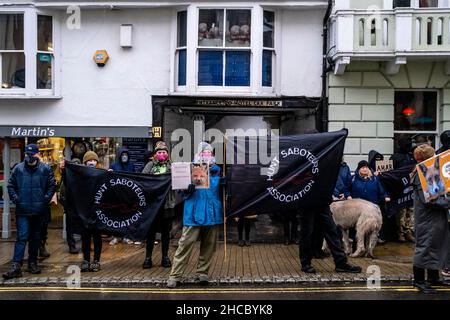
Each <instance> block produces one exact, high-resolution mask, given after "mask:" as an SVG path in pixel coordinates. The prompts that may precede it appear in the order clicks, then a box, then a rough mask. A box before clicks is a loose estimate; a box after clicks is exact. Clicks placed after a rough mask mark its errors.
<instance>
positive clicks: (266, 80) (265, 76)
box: [262, 50, 272, 87]
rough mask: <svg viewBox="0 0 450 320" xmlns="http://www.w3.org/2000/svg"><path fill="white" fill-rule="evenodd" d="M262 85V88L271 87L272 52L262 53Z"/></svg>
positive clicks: (265, 51)
mask: <svg viewBox="0 0 450 320" xmlns="http://www.w3.org/2000/svg"><path fill="white" fill-rule="evenodd" d="M262 85H263V86H264V87H271V86H272V51H270V50H264V51H263V63H262Z"/></svg>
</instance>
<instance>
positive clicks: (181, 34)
mask: <svg viewBox="0 0 450 320" xmlns="http://www.w3.org/2000/svg"><path fill="white" fill-rule="evenodd" d="M177 20H178V28H177V29H178V32H177V45H178V47H185V46H186V37H187V13H186V11H180V12H178V19H177Z"/></svg>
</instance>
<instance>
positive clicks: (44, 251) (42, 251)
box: [39, 241, 50, 259]
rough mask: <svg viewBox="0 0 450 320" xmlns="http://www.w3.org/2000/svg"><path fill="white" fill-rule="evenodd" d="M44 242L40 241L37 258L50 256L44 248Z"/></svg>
mask: <svg viewBox="0 0 450 320" xmlns="http://www.w3.org/2000/svg"><path fill="white" fill-rule="evenodd" d="M46 244H47V243H46V241H42V242H41V247H40V248H39V258H44V259H47V258H49V257H50V253H49V252H48V251H47V249H46V248H45V245H46Z"/></svg>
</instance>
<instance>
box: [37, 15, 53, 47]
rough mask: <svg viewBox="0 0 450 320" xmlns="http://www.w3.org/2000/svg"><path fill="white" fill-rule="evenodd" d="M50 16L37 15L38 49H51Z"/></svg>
mask: <svg viewBox="0 0 450 320" xmlns="http://www.w3.org/2000/svg"><path fill="white" fill-rule="evenodd" d="M52 26H53V23H52V17H50V16H38V50H39V51H53V41H52V34H53V32H52V28H53V27H52Z"/></svg>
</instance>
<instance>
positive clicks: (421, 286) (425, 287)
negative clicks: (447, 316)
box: [413, 280, 437, 293]
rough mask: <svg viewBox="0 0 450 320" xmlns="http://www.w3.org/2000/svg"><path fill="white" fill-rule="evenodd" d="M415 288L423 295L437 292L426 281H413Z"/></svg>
mask: <svg viewBox="0 0 450 320" xmlns="http://www.w3.org/2000/svg"><path fill="white" fill-rule="evenodd" d="M413 287H415V288H417V289H418V290H419V291H420V292H423V293H436V292H437V291H436V290H435V289H433V288H432V287H431V286H430V285H429V284H428V283H427V282H426V281H416V280H414V281H413Z"/></svg>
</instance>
